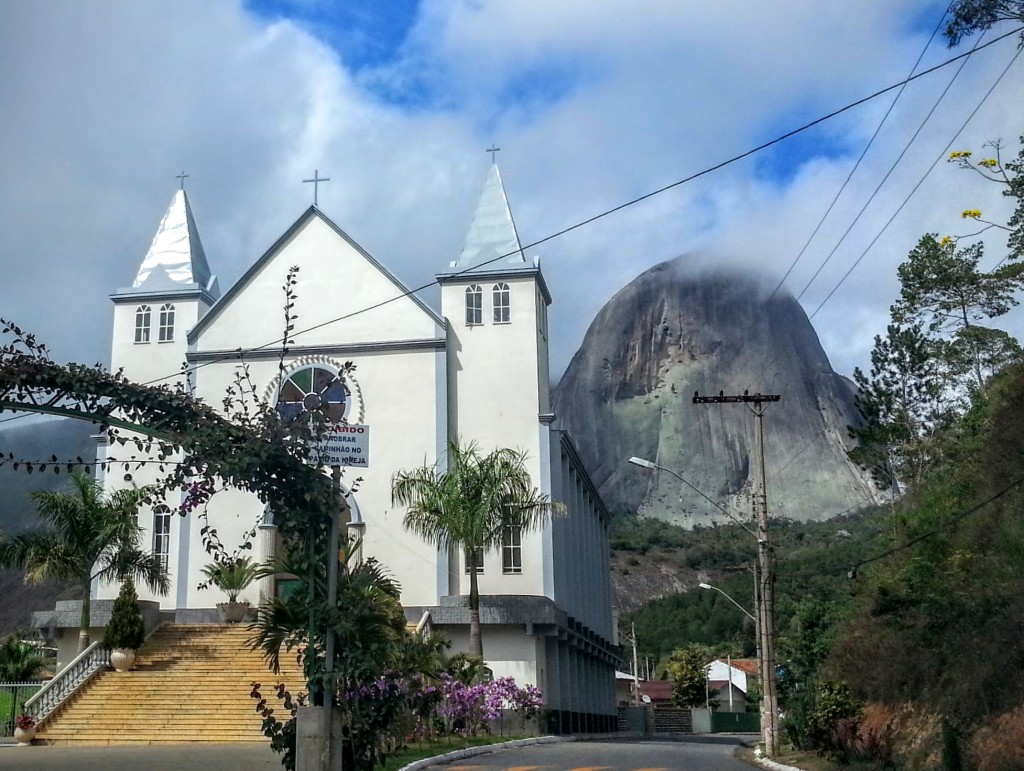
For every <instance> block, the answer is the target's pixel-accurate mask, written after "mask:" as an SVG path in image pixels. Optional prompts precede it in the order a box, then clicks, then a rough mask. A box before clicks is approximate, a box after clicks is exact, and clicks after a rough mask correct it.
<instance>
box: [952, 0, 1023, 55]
mask: <svg viewBox="0 0 1024 771" xmlns="http://www.w3.org/2000/svg"><path fill="white" fill-rule="evenodd" d="M1001 21H1024V0H955V2H954V3H953V5H952V6H951V7H950V9H949V23H948V24H947V25H946V33H945V34H946V38H947V39H948V40H949V45H950V46H951V47H952V46H956V45H959V44H960V41H961V40H963V39H964V38H965V37H970V36H971V35H973V34H974V33H975V32H984V31H985V30H987V29H989V28H990V27H992V26H993V25H995V24H998V23H999V22H1001Z"/></svg>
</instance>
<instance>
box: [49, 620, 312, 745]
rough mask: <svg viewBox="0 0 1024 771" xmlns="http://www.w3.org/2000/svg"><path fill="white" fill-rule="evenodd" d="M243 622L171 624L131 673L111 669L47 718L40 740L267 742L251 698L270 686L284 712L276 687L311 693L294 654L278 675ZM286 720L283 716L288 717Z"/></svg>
mask: <svg viewBox="0 0 1024 771" xmlns="http://www.w3.org/2000/svg"><path fill="white" fill-rule="evenodd" d="M251 636H252V632H250V631H249V630H248V629H246V626H245V625H244V624H242V625H198V624H197V625H187V626H186V625H165V626H162V627H160V628H159V629H158V630H157V631H156V632H155V633H154V634H153V636H152V637H150V639H149V640H148V641H147V642H146V644H145V645H144V646H143V647H142V648H141V649H140V650H139V653H138V658H137V659H136V662H135V669H133V670H132V671H131V672H120V673H119V672H114V671H113V670H104V671H102V672H100V673H98V674H96V675H95V676H94V677H93V678H92V679H91V680H90V681H89V682H88V683H86V684H85V685H84V686H83V687H82V689H81V690H80V691H79V692H78V693H77V694H75V695H74V696H73V697H71V699H69V700H68V701H67V703H65V704H64V705H63V706H62V707H61V708H60V709H59V710H57V711H56V712H55V713H54V714H53V715H52V716H50V718H49V719H48V720H46V721H45V722H44V723H43V724H42V726H40V730H39V732H38V733H37V741H42V742H47V743H52V744H76V745H85V744H159V743H174V742H188V743H194V742H261V741H268V740H267V739H266V738H265V737H264V736H263V733H262V730H261V729H262V724H263V719H262V718H261V717H260V716H259V715H258V714H257V713H256V701H255V699H253V698H251V697H250V695H249V694H250V692H251V691H252V686H251V683H253V682H257V683H261V684H262V685H263V688H262V693H263V695H264V696H265V697H266V698H267V703H268V704H269V705H270V706H271V707H273V708H274V709H275V711H276V712H277V713H278V714H282V713H284V709H283V708H282V707H281V705H280V704H281V703H280V702H279V701H278V700H277V698H276V696H275V690H276V689H275V688H274V687H273V686H274V685H276V684H277V683H279V682H284V683H286V684H287V686H288V688H289V690H290V691H291V692H292V694H293V695H295V694H297V693H298V692H299V691H302V690H305V688H304V686H303V679H302V669H301V667H300V666H299V665H298V664H296V663H295V657H294V656H293V655H291V654H285V655H282V657H281V663H282V667H283V669H282V672H281V674H280V675H274V674H273V673H272V672H270V670H268V669H267V666H266V664H265V663H264V662H263V659H262V657H261V656H260V654H259V653H258V652H254V651H251V650H249V649H248V648H247V647H246V645H245V641H246V640H247V639H249V637H251ZM283 716H284V715H282V717H283Z"/></svg>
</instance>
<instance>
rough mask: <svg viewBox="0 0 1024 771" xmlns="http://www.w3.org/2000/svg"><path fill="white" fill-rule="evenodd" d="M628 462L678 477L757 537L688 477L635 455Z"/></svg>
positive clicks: (755, 535) (742, 522)
mask: <svg viewBox="0 0 1024 771" xmlns="http://www.w3.org/2000/svg"><path fill="white" fill-rule="evenodd" d="M629 462H630V463H632V464H633V465H634V466H640V467H641V468H650V469H657V470H658V471H664V472H665V473H666V474H670V475H672V476H674V477H675V478H676V479H678V480H679V481H680V482H682V483H683V484H684V485H686V486H687V487H689V488H690V489H691V490H693V491H694V492H695V493H697V495H699V496H700V497H701V498H703V499H704V500H706V501H707V502H708V503H710V504H711V505H712V506H714V507H715V508H716V509H718V510H719V511H721V512H722V513H723V514H725V516H727V517H728V518H729V519H731V520H732V521H733V522H735V523H736V524H737V525H739V526H740V527H742V528H743V529H744V530H746V531H747V532H748V533H750V534H751V535H752V536H754V538H757V533H755V532H754V531H753V530H751V529H750V527H749V526H748V525H747V523H746V522H744V521H743V520H742V519H740V518H739V517H737V516H736V515H735V514H734V513H733V512H731V511H729V510H728V509H727V508H725V506H723V505H722V504H720V503H719V502H718V501H716V500H715V499H714V498H710V497H708V496H707V495H705V493H704V491H703V490H700V489H698V488H696V487H694V486H693V485H692V484H691V483H690V481H689V480H688V479H684V478H683V476H682V475H680V474H677V473H676V472H675V471H673V470H672V469H670V468H665V467H664V466H659V465H658V464H657V463H652V462H651V461H649V460H646V459H645V458H638V457H636V456H635V455H634V456H633V457H632V458H630V459H629Z"/></svg>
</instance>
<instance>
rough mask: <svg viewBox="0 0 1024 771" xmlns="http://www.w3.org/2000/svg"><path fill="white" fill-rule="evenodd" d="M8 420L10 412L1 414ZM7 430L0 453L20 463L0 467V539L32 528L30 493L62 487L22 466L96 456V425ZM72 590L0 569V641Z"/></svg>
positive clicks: (56, 479)
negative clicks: (16, 467) (28, 580)
mask: <svg viewBox="0 0 1024 771" xmlns="http://www.w3.org/2000/svg"><path fill="white" fill-rule="evenodd" d="M3 415H4V417H9V416H10V415H11V413H8V412H5V413H3ZM8 425H9V426H10V427H9V428H6V429H4V430H0V453H2V454H3V456H4V457H5V458H6V457H8V455H9V454H13V456H14V459H15V460H18V461H21V463H19V467H18V469H15V468H14V464H13V463H12V462H7V463H5V464H4V465H3V466H0V538H3V537H4V536H10V535H14V534H16V533H19V532H21V531H22V530H27V529H29V528H33V527H37V526H38V525H39V524H40V523H39V517H38V516H37V515H36V513H35V512H36V510H35V505H34V504H33V502H32V499H31V497H30V493H32V492H33V491H35V490H57V489H61V488H63V486H64V485H66V484H67V474H66V473H63V470H62V473H60V474H54V473H53V472H52V468H53V466H52V465H50V466H49V467H48V468H47V470H46V471H44V472H40V471H38V470H36V471H34V473H31V474H29V473H27V472H26V470H25V465H24V461H33V462H34V463H35V464H36V465H35V466H34V468H38V464H39V462H40V461H48V460H49V459H50V458H51V457H52V456H53V455H56V456H57V457H58V458H60V459H62V460H69V459H74V458H77V457H79V456H81V457H82V458H85V459H88V460H91V459H93V458H95V457H96V442H95V440H93V439H91V438H90V437H91V436H92V435H93V434H95V433H96V426H94V425H93V424H91V423H85V422H83V421H80V420H70V419H66V420H46V421H37V422H31V421H25V420H15V421H12V422H11V423H9V424H8ZM73 596H74V593H73V590H72V589H71V588H70V587H68V586H65V585H63V584H60V583H56V582H48V583H44V584H31V585H29V584H26V583H25V582H24V574H23V573H22V572H21V571H20V570H3V569H0V597H2V598H3V599H2V600H0V636H3V635H4V634H6V633H7V632H10V631H12V630H14V629H17V628H19V627H26V626H27V625H28V623H29V621H30V619H31V615H32V611H33V610H45V609H47V608H52V607H53V603H54V602H55V601H56V600H58V599H70V598H72V597H73Z"/></svg>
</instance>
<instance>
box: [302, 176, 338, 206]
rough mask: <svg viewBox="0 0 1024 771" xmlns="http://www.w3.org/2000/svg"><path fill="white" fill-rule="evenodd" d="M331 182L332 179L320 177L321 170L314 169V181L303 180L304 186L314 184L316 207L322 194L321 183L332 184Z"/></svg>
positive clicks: (314, 203)
mask: <svg viewBox="0 0 1024 771" xmlns="http://www.w3.org/2000/svg"><path fill="white" fill-rule="evenodd" d="M330 181H331V178H330V177H321V176H320V170H319V169H314V170H313V178H312V179H304V180H302V182H303V184H305V183H306V182H312V183H313V205H314V206H316V205H317V203H318V198H319V192H320V183H321V182H330Z"/></svg>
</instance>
